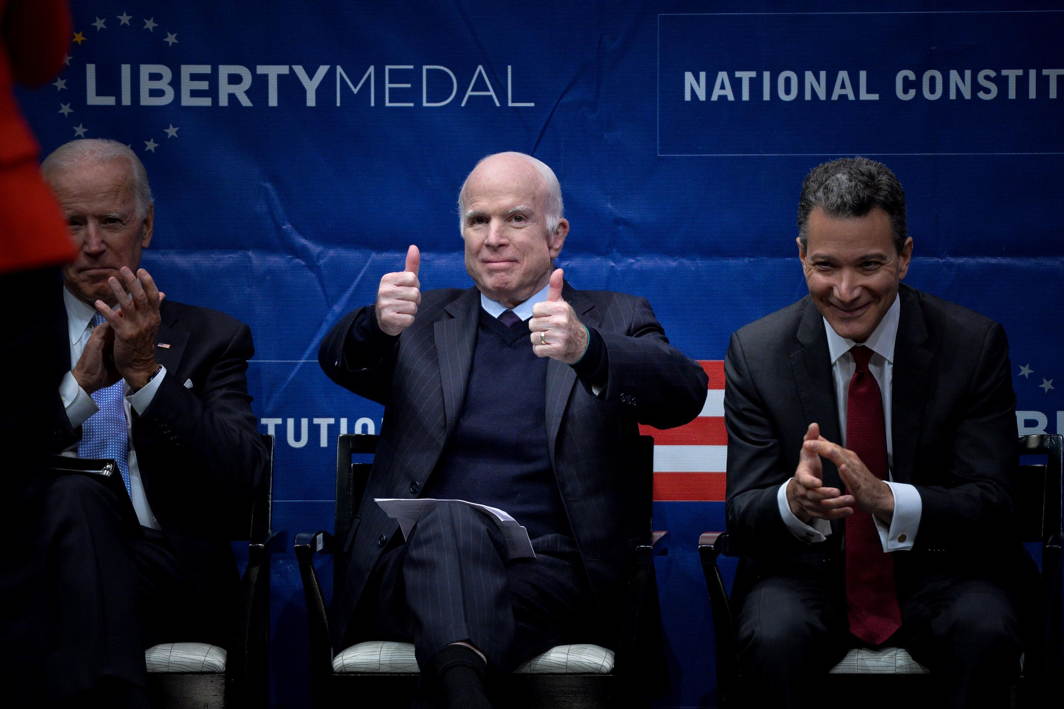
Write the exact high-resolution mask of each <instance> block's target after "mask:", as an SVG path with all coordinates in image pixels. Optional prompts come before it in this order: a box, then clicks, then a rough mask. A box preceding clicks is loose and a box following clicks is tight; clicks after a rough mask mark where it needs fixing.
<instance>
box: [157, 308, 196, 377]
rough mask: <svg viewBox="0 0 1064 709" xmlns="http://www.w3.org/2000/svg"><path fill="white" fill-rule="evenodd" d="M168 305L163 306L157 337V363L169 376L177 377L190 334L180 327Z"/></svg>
mask: <svg viewBox="0 0 1064 709" xmlns="http://www.w3.org/2000/svg"><path fill="white" fill-rule="evenodd" d="M167 305H168V304H167V303H166V302H164V303H163V304H162V310H161V313H160V314H161V315H162V323H160V325H159V332H158V333H157V334H156V336H155V361H156V362H158V363H159V364H161V365H163V366H164V367H166V371H167V372H168V373H169V376H176V375H177V371H178V367H179V366H180V365H181V358H182V357H183V356H184V354H185V347H186V346H187V345H188V338H189V332H188V330H186V329H184V328H182V327H181V326H180V325H178V323H177V317H176V314H175V313H174V312H173V309H172V308H169V307H167ZM178 383H179V384H180V383H183V382H178Z"/></svg>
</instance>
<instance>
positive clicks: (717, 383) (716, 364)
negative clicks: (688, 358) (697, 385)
mask: <svg viewBox="0 0 1064 709" xmlns="http://www.w3.org/2000/svg"><path fill="white" fill-rule="evenodd" d="M698 363H699V364H700V365H702V371H703V372H705V373H706V376H707V377H709V386H707V387H706V388H707V389H723V388H724V360H722V359H700V360H698Z"/></svg>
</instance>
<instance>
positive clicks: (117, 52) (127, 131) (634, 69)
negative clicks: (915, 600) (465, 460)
mask: <svg viewBox="0 0 1064 709" xmlns="http://www.w3.org/2000/svg"><path fill="white" fill-rule="evenodd" d="M863 5H865V4H864V3H852V2H834V1H832V0H823V1H820V2H817V1H815V0H805V1H801V0H793V1H790V2H777V3H771V2H738V1H736V0H731V1H722V2H679V1H677V2H665V1H661V2H652V1H649V0H647V1H643V2H640V1H637V0H630V1H626V2H605V1H602V0H600V1H599V2H588V3H573V2H563V1H560V0H559V1H556V2H499V1H497V0H496V1H495V2H487V1H486V0H464V1H458V0H447V1H439V0H438V1H436V2H429V1H427V0H425V1H415V0H409V1H406V2H387V3H386V2H370V1H352V2H341V1H340V0H319V1H318V2H298V1H296V0H287V1H282V0H274V1H272V2H262V1H254V2H253V1H252V0H230V1H229V2H208V1H207V0H188V1H187V2H183V3H173V4H171V3H165V4H163V3H156V2H151V1H150V0H74V2H73V6H74V15H75V30H76V34H75V36H74V38H73V43H72V45H71V49H70V60H69V62H68V65H67V68H66V69H65V70H64V71H63V73H62V74H61V76H60V77H59V79H57V80H56V82H55V83H53V84H51V85H46V86H45V87H43V88H41V89H39V90H36V91H33V92H27V93H24V94H23V95H22V99H23V105H24V107H25V110H26V113H27V115H28V116H29V118H30V121H31V123H32V125H33V128H34V129H35V131H36V132H37V134H38V136H39V137H40V140H41V143H42V147H43V149H44V150H45V151H48V150H51V149H52V148H54V147H55V146H57V145H59V144H60V143H62V142H65V141H67V140H70V139H72V138H75V137H79V136H86V137H112V138H116V139H119V140H122V141H123V142H127V143H129V144H130V145H131V146H132V147H133V148H134V149H135V150H136V151H137V152H138V154H140V155H141V157H142V159H143V160H144V162H145V164H146V166H147V169H148V172H149V174H150V176H151V180H152V185H153V188H154V191H155V196H156V234H155V239H154V241H153V243H152V248H151V249H150V250H149V251H148V252H146V254H145V257H144V259H145V266H146V267H147V268H148V269H149V270H150V271H151V272H152V274H153V275H154V276H155V278H156V280H157V281H158V282H159V284H160V285H161V287H162V288H163V289H164V290H165V291H166V292H167V294H168V297H171V298H174V299H176V300H181V301H185V302H189V303H195V304H201V305H207V306H211V307H214V308H218V309H221V310H224V311H227V312H229V313H231V314H233V315H235V316H236V317H239V318H241V319H243V320H244V321H246V322H248V323H249V324H250V325H251V326H252V329H253V330H254V334H255V341H256V355H255V359H254V360H253V361H252V362H251V365H250V383H251V391H252V394H253V395H254V397H255V404H254V406H255V410H256V414H257V415H258V416H259V417H260V421H261V423H262V430H263V431H269V432H272V433H274V434H275V435H276V436H277V464H276V483H275V517H274V519H275V522H276V527H277V528H278V529H279V530H283V531H284V532H285V533H286V534H287V535H288V542H289V547H290V541H291V535H292V534H293V533H294V532H296V531H301V530H314V529H319V528H323V527H328V526H329V524H330V523H331V522H330V520H331V516H332V507H333V488H332V484H333V469H334V468H333V465H334V463H333V456H334V450H333V447H334V445H335V437H336V435H337V433H339V432H342V431H355V430H366V431H375V430H376V429H377V427H378V426H379V423H380V413H381V412H380V408H379V407H378V406H377V405H375V404H372V403H370V402H367V401H365V400H363V399H361V398H359V397H356V396H354V395H352V394H349V393H347V392H345V391H342V390H340V389H338V388H337V387H335V386H333V385H332V384H331V383H329V382H328V381H327V380H326V378H325V377H324V376H323V375H322V373H321V372H320V371H319V369H318V366H317V363H316V351H317V345H318V341H319V339H320V337H321V336H322V334H323V333H324V332H325V331H326V330H327V329H328V328H329V327H330V326H331V325H332V324H333V323H334V322H335V321H336V319H337V318H338V317H339V316H340V315H342V314H343V313H345V312H347V311H349V310H351V309H353V308H355V307H357V306H359V305H362V304H364V303H368V302H370V301H371V300H372V299H373V297H374V293H375V290H376V287H377V283H378V280H379V278H380V276H381V275H382V274H383V273H385V272H388V271H392V270H398V269H399V268H400V267H401V266H402V263H403V253H404V251H405V249H406V246H407V244H409V243H416V244H418V245H419V246H420V247H421V249H422V266H421V279H422V283H423V285H424V287H426V288H432V287H440V286H455V285H462V284H466V283H468V278H467V276H466V275H465V272H464V268H463V265H462V258H461V242H460V240H459V234H458V230H457V213H456V205H455V200H456V196H457V190H458V187H459V186H460V184H461V181H462V179H463V178H464V176H465V174H466V172H467V171H468V170H469V169H470V168H471V167H472V165H473V164H474V162H475V161H476V160H477V159H478V158H480V157H481V156H483V155H485V154H487V153H491V152H496V151H499V150H507V149H515V150H521V151H524V152H528V153H532V154H535V155H536V156H538V157H540V158H542V159H543V160H545V161H546V162H547V163H549V164H550V165H552V166H553V167H554V169H555V170H556V171H557V173H558V176H559V178H560V179H561V182H562V186H563V189H564V191H565V199H566V205H567V216H568V217H569V219H570V221H571V223H572V226H573V229H572V233H571V235H570V237H569V240H568V243H567V248H566V251H565V253H563V254H562V258H561V265H563V266H564V267H565V268H566V275H567V277H568V278H569V279H570V280H571V282H573V283H574V284H575V285H576V286H578V287H585V288H610V289H615V290H621V291H628V292H632V293H638V294H641V295H645V296H647V297H648V298H649V299H650V300H651V302H652V303H653V304H654V307H655V310H656V312H657V314H658V316H659V317H660V319H661V321H662V322H663V323H664V324H665V326H666V329H667V331H668V333H669V336H670V338H671V339H672V340H673V342H674V343H675V344H676V345H678V346H679V347H680V348H681V349H682V350H683V351H685V352H686V353H688V354H689V355H690V356H692V357H694V358H696V359H700V360H704V361H706V362H707V365H706V366H707V368H708V369H709V370H710V372H711V379H713V380H714V381H711V385H710V386H711V388H714V389H715V390H716V393H715V394H713V393H711V394H712V395H711V397H710V405H709V406H707V410H706V411H705V412H704V413H705V416H704V417H703V418H704V420H700V422H698V423H697V424H695V425H692V426H691V427H690V428H688V429H685V431H684V432H681V433H680V434H674V435H672V436H671V437H663V438H661V439H660V440H659V443H661V445H660V446H659V455H658V459H657V462H656V469H657V470H658V471H659V474H658V478H659V480H658V484H657V485H656V497H657V499H658V500H659V502H657V503H656V505H655V515H656V520H655V524H656V526H657V527H658V528H662V529H668V530H670V532H671V534H670V536H669V537H668V544H669V553H668V555H667V556H665V557H663V558H662V559H661V560H660V561H659V565H658V572H659V581H660V584H661V596H662V603H663V608H664V613H665V624H666V633H667V638H668V643H669V653H670V658H671V662H672V665H673V670H674V675H673V683H672V693H671V696H670V697H669V698H667V700H666V701H665V702H664V703H663V704H664V705H666V706H685V707H688V706H691V707H693V706H712V705H713V703H714V694H713V677H712V657H711V651H710V649H709V637H710V624H709V619H708V608H707V604H706V601H705V594H704V588H703V584H702V581H701V578H700V575H699V571H698V568H697V559H696V556H695V543H696V538H697V534H698V533H699V532H700V531H702V530H704V529H711V528H719V526H720V525H721V520H722V507H723V506H722V504H721V503H720V501H719V500H720V499H721V493H722V481H721V471H722V470H723V456H722V454H721V451H722V449H721V445H722V444H723V440H722V438H721V434H720V420H719V417H720V410H719V399H720V396H719V388H720V387H721V386H722V383H721V382H720V381H719V379H720V377H719V365H714V364H713V362H714V361H716V360H720V359H721V358H722V357H723V355H724V351H725V347H726V344H727V338H728V335H729V334H730V333H731V332H732V331H733V330H735V329H736V328H738V327H740V326H742V325H743V324H745V323H747V322H749V321H750V320H753V319H755V318H757V317H759V316H761V315H763V314H765V313H767V312H769V311H771V310H774V309H776V308H779V307H781V306H783V305H785V304H787V303H789V302H791V301H792V300H794V299H796V298H798V297H799V296H801V295H802V294H803V292H804V284H803V281H802V279H801V274H800V269H799V264H798V261H797V259H796V248H795V245H794V236H795V231H796V230H795V226H794V212H795V205H796V200H797V194H798V188H799V185H800V183H801V180H802V177H803V176H804V175H805V173H806V172H807V171H808V170H809V169H810V168H811V167H812V166H813V165H815V164H817V163H819V162H821V161H823V160H827V159H830V158H832V157H837V156H839V155H854V154H862V155H868V156H872V157H876V158H878V159H881V160H883V161H885V162H886V163H887V164H888V165H890V166H891V167H892V168H893V169H894V170H895V171H896V173H897V174H898V176H899V178H900V179H901V181H902V182H903V184H904V185H905V187H906V189H907V193H908V198H909V210H910V214H909V221H910V225H911V229H912V233H913V236H914V239H915V244H916V248H915V261H914V263H913V266H912V268H911V270H910V274H909V278H908V282H910V283H911V284H913V285H915V286H917V287H921V288H925V289H927V290H930V291H932V292H934V293H936V294H938V295H941V296H943V297H945V298H947V299H950V300H954V301H957V302H960V303H962V304H964V305H968V306H970V307H972V308H975V309H977V310H979V311H981V312H983V313H985V314H987V315H989V316H991V317H993V318H995V319H997V320H999V321H1000V322H1002V323H1003V324H1004V325H1005V327H1006V329H1007V331H1008V333H1009V336H1010V341H1011V356H1012V362H1013V365H1014V371H1015V377H1014V384H1015V387H1016V392H1017V396H1018V408H1019V410H1020V411H1019V412H1018V414H1017V425H1018V428H1019V430H1020V431H1021V432H1034V431H1042V430H1045V431H1050V432H1057V431H1061V430H1064V411H1062V409H1064V406H1062V404H1064V400H1062V397H1061V395H1060V391H1061V390H1064V370H1062V369H1060V368H1061V367H1062V366H1064V362H1062V361H1061V359H1060V354H1059V353H1060V350H1061V344H1062V335H1061V334H1060V330H1059V328H1057V327H1056V326H1055V325H1056V321H1057V319H1058V316H1057V315H1054V313H1055V312H1057V311H1056V310H1055V307H1056V306H1054V305H1053V304H1054V303H1058V302H1060V300H1061V296H1062V295H1064V279H1062V278H1061V276H1062V262H1061V255H1062V251H1064V237H1062V232H1064V212H1062V210H1061V208H1060V205H1061V202H1060V201H1059V200H1060V197H1061V182H1060V180H1059V178H1058V175H1059V172H1060V169H1061V166H1062V157H1064V133H1062V132H1061V130H1060V126H1061V124H1062V122H1061V117H1062V111H1061V107H1062V106H1064V78H1062V75H1064V49H1062V47H1064V45H1062V43H1061V42H1060V37H1061V36H1062V30H1064V6H1062V4H1061V3H1060V2H1004V1H1001V0H997V1H989V2H980V3H978V4H977V3H972V2H951V1H946V0H943V1H939V2H930V1H920V0H911V1H909V2H901V1H898V2H882V3H878V4H877V8H876V11H875V12H869V11H864V10H862V11H854V7H855V6H857V7H862V6H863ZM976 8H978V9H976ZM714 373H716V376H713V374H714ZM272 581H273V623H274V624H273V651H272V658H273V676H272V679H271V681H272V685H273V686H272V692H271V695H272V698H273V702H274V704H275V706H278V707H299V706H303V705H305V696H306V671H305V645H306V641H305V630H304V628H305V626H304V612H303V610H302V600H301V595H300V593H301V592H300V588H299V583H298V575H297V572H296V569H295V561H294V558H293V557H292V556H291V553H290V552H285V553H284V554H283V555H282V556H279V557H278V558H277V559H276V561H275V567H274V573H273V578H272Z"/></svg>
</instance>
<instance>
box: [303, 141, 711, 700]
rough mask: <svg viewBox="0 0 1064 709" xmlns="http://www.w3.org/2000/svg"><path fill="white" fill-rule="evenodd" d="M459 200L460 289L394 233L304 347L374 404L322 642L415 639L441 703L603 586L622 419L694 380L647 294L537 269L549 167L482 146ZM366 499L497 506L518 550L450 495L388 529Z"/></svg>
mask: <svg viewBox="0 0 1064 709" xmlns="http://www.w3.org/2000/svg"><path fill="white" fill-rule="evenodd" d="M459 208H460V216H461V231H462V238H463V240H464V242H465V263H466V269H467V270H468V272H469V275H470V276H471V277H472V279H473V282H474V284H475V287H474V288H468V289H464V290H461V289H443V290H431V291H425V292H422V291H421V290H420V284H419V281H418V271H419V266H420V254H419V251H418V249H417V247H415V246H411V247H410V249H409V250H408V253H407V258H406V268H405V270H404V271H402V272H398V273H389V274H387V275H385V276H384V277H383V278H382V279H381V283H380V288H379V291H378V294H377V302H376V304H375V305H374V306H370V307H366V308H363V309H361V310H358V311H356V312H354V313H351V314H349V315H347V316H346V317H345V318H343V319H342V320H341V321H340V322H339V323H338V324H337V325H336V326H335V327H334V328H333V329H332V331H331V332H330V333H329V334H328V335H327V336H326V338H325V340H324V341H323V342H322V345H321V350H320V354H319V359H320V361H321V364H322V367H323V369H324V370H325V372H326V373H327V374H328V375H329V376H330V377H331V378H332V379H333V380H335V381H336V382H337V383H339V384H341V385H342V386H344V387H347V388H348V389H350V390H352V391H354V392H356V393H358V394H361V395H363V396H366V397H368V398H371V399H374V400H376V401H380V402H382V403H383V404H384V405H385V413H384V423H383V425H382V428H381V440H380V444H379V448H378V451H377V456H376V459H375V463H374V469H373V474H372V476H371V478H370V481H369V484H368V489H367V491H366V494H365V496H364V499H363V501H362V504H361V507H360V509H359V512H358V517H359V520H358V523H357V524H356V526H355V528H354V531H353V534H352V537H351V538H350V539H347V540H345V547H344V548H345V550H346V551H347V553H348V554H349V559H348V565H347V568H348V573H347V577H346V579H345V581H346V588H345V592H344V593H342V594H340V596H339V597H338V598H337V599H335V601H334V606H335V607H334V617H335V624H336V627H337V634H338V638H339V639H341V640H343V641H345V642H347V643H350V642H351V641H355V640H357V639H359V638H360V637H362V636H363V635H364V634H368V635H371V636H372V635H373V634H375V633H383V634H384V635H385V636H390V637H394V638H397V639H407V640H413V642H414V643H415V648H416V653H417V657H418V662H419V665H420V666H421V668H422V671H423V677H431V678H432V680H431V681H433V682H435V683H436V685H435V686H436V692H435V693H436V695H437V696H439V697H440V698H441V699H443V700H444V701H445V704H446V706H459V705H464V706H467V707H483V706H489V704H488V700H487V698H486V696H485V693H484V689H483V676H484V672H485V669H486V667H487V668H491V669H493V670H495V669H498V670H506V669H509V668H512V667H514V666H515V665H516V664H517V663H519V662H521V661H523V660H526V659H528V658H529V657H531V656H533V655H535V654H536V653H538V652H542V651H543V650H545V649H547V648H548V647H550V646H552V645H554V644H557V643H558V642H559V641H560V640H561V639H562V638H564V637H565V636H566V631H567V630H571V629H572V628H573V627H574V626H576V625H579V623H578V621H579V619H580V618H581V614H582V613H584V612H586V611H587V610H588V609H589V608H590V607H591V605H592V604H593V603H594V601H595V599H596V598H601V597H603V596H604V595H606V594H608V592H609V591H610V590H611V588H613V586H614V584H616V583H617V582H618V580H619V579H620V577H621V574H622V571H623V567H624V561H623V559H624V556H625V553H626V550H627V549H630V548H631V547H629V546H628V544H629V542H630V540H629V539H625V538H624V537H625V530H626V529H630V527H631V524H630V523H629V522H630V521H629V520H626V519H625V512H624V500H625V494H626V493H627V492H628V491H629V489H630V488H631V485H632V483H633V482H634V481H631V480H628V479H626V477H625V476H624V475H622V474H621V473H622V472H623V471H625V470H627V469H628V466H627V465H626V455H628V454H629V451H630V450H631V446H632V443H633V442H634V440H635V438H636V437H637V436H638V428H637V423H648V424H652V425H654V426H657V427H660V428H665V427H669V426H676V425H680V424H682V423H685V422H687V421H689V420H690V419H692V418H694V417H695V416H696V415H697V414H698V413H699V411H700V410H701V407H702V404H703V401H704V399H705V396H706V378H705V374H704V373H703V372H702V370H701V368H700V367H699V366H698V365H697V364H695V363H694V362H692V361H691V360H689V359H687V358H686V357H684V356H683V355H682V354H681V353H679V352H678V351H676V350H675V349H673V348H672V347H670V346H669V344H668V341H667V340H666V339H665V334H664V331H663V330H662V327H661V325H660V324H659V323H658V322H657V320H656V319H655V318H654V314H653V312H652V311H651V309H650V306H649V304H648V303H647V302H646V301H645V300H643V299H642V298H636V297H632V296H628V295H623V294H619V293H610V292H604V291H579V290H576V289H574V288H572V287H571V286H570V285H569V284H567V283H565V282H564V280H563V274H562V271H561V269H554V266H553V261H554V259H555V258H556V257H557V256H558V254H559V253H560V252H561V249H562V245H563V243H564V241H565V237H566V235H567V233H568V230H569V223H568V221H567V220H565V219H564V218H563V216H562V199H561V189H560V187H559V185H558V180H557V178H556V177H555V176H554V173H553V171H551V169H550V168H549V167H548V166H547V165H545V164H544V163H542V162H540V161H539V160H536V159H535V158H532V157H530V156H528V155H523V154H520V153H500V154H497V155H492V156H489V157H487V158H484V159H483V160H482V161H481V162H480V163H478V165H477V166H476V168H475V169H474V170H473V172H472V173H470V175H469V177H468V178H467V179H466V182H465V184H464V185H463V187H462V190H461V192H460V194H459ZM378 497H385V498H388V497H403V498H410V497H430V498H458V499H464V500H471V501H474V502H479V503H486V504H489V505H492V506H496V507H500V508H503V509H505V510H507V511H508V512H510V513H511V514H512V515H513V516H514V517H515V518H516V519H517V520H518V522H519V523H521V524H523V525H525V526H526V527H527V528H528V532H529V534H530V536H531V538H532V544H533V547H534V549H535V551H536V557H535V559H511V558H510V557H509V556H508V554H507V552H506V549H505V544H504V543H503V540H502V539H501V538H500V537H499V534H498V531H497V530H496V528H495V527H494V526H493V525H492V524H491V523H489V522H488V521H487V520H488V518H487V517H486V516H485V515H483V514H481V513H479V512H474V511H470V510H469V508H468V507H465V506H462V505H454V504H444V505H439V506H437V507H436V508H434V509H433V511H432V512H431V513H429V514H427V515H426V516H424V517H422V518H421V519H420V520H419V521H418V523H417V525H416V526H415V527H414V530H413V531H412V533H411V535H410V537H409V538H408V539H406V540H405V542H404V541H403V540H402V537H401V535H400V534H399V533H398V531H397V526H396V523H395V521H394V520H392V519H389V518H388V517H387V516H386V515H385V514H384V512H383V511H382V510H381V509H380V507H379V506H378V505H377V504H376V503H375V502H374V498H378ZM378 637H380V635H378Z"/></svg>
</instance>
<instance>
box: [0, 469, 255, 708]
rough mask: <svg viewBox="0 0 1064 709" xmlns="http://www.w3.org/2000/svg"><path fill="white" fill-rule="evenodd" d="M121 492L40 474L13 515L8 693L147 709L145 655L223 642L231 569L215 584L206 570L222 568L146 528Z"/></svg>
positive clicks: (7, 592) (73, 477)
mask: <svg viewBox="0 0 1064 709" xmlns="http://www.w3.org/2000/svg"><path fill="white" fill-rule="evenodd" d="M121 494H122V493H121V492H116V491H115V490H114V489H113V488H111V487H110V486H107V485H104V484H102V483H101V482H100V481H99V480H97V479H95V478H93V477H92V476H89V475H80V474H65V475H56V474H51V473H40V474H38V475H34V476H31V477H30V478H29V479H27V480H25V481H24V483H23V484H22V485H20V488H19V489H18V491H17V492H16V494H15V496H14V497H15V500H16V503H15V504H14V505H12V506H10V508H9V510H8V511H9V512H12V513H13V514H14V515H15V516H16V517H17V519H18V526H17V529H15V530H14V532H13V533H14V536H15V545H14V546H15V547H16V549H17V553H15V554H13V555H11V556H9V557H8V558H7V559H6V560H5V562H4V569H3V571H4V572H5V573H4V579H5V580H4V581H3V582H2V586H3V588H2V590H3V592H4V596H5V604H8V603H11V604H14V605H12V606H9V607H7V608H6V609H5V610H3V611H0V612H4V613H5V614H6V613H7V612H8V611H13V612H12V613H11V617H10V618H5V619H4V624H3V631H2V635H4V638H3V639H2V641H3V647H4V648H5V649H4V652H5V654H7V653H8V652H10V653H11V655H12V657H11V658H10V659H9V658H6V657H5V658H2V659H3V660H4V664H5V670H7V671H11V678H10V680H9V682H8V683H5V686H7V687H14V688H15V692H16V694H17V693H18V692H19V691H25V692H26V693H27V695H28V696H29V697H32V699H33V702H32V703H33V704H34V705H40V704H42V700H44V701H48V702H54V703H57V704H62V703H63V702H66V701H69V700H70V699H71V698H72V697H77V696H91V697H93V701H94V702H96V703H100V702H106V703H107V704H110V705H112V706H123V705H124V706H146V703H145V702H146V700H145V694H144V685H145V680H146V672H145V666H144V650H145V648H147V647H150V646H151V645H153V644H155V643H158V642H162V641H168V642H175V641H180V640H200V641H203V640H207V641H208V642H211V641H213V642H216V643H217V642H220V641H221V640H222V638H223V637H224V632H218V628H217V627H216V623H217V619H216V618H215V616H216V615H217V610H212V609H211V608H210V606H213V607H214V608H217V607H218V606H223V607H225V608H227V609H231V608H232V605H231V602H230V601H231V598H227V596H229V594H231V593H234V592H235V567H234V568H233V574H234V578H233V581H234V585H233V586H231V587H227V585H226V584H225V583H213V584H212V583H211V582H210V581H209V580H207V579H206V577H205V576H203V575H202V574H201V573H200V572H201V571H202V567H203V565H204V564H205V563H208V564H209V563H216V561H217V560H216V559H212V558H211V554H210V553H205V554H201V553H199V551H193V548H195V547H198V546H200V543H198V542H191V543H190V542H187V541H186V540H182V539H176V538H173V537H172V536H168V535H164V534H163V533H161V532H158V531H155V530H150V529H145V528H142V527H141V526H140V525H139V524H138V523H137V521H136V519H135V517H133V516H132V508H131V507H130V505H129V500H128V498H127V499H122V498H120V497H119V496H120V495H121ZM16 508H17V509H16ZM224 551H225V553H229V554H230V555H231V552H229V550H228V548H226V549H225V550H224ZM229 562H230V564H232V559H231V556H230V558H229ZM213 578H215V579H217V578H218V576H217V574H213ZM208 589H209V591H208ZM208 592H209V593H210V596H211V597H210V598H209V599H208V598H207V596H206V595H205V594H207V593H208ZM208 603H209V604H210V606H208ZM208 628H210V630H208ZM202 633H209V634H208V635H204V634H202ZM210 633H212V634H210ZM101 686H106V687H107V688H109V689H107V690H106V691H107V692H113V694H107V693H104V694H102V695H101V689H100V688H101ZM92 692H95V694H85V693H92ZM75 703H76V702H75Z"/></svg>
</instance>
